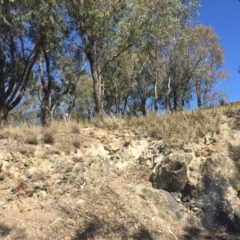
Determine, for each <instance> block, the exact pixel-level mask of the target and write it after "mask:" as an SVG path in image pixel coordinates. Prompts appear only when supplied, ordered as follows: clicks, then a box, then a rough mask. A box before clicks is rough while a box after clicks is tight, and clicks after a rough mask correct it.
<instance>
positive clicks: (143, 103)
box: [141, 98, 147, 116]
mask: <svg viewBox="0 0 240 240" xmlns="http://www.w3.org/2000/svg"><path fill="white" fill-rule="evenodd" d="M141 112H142V115H143V116H146V115H147V110H146V99H145V98H143V99H142V101H141Z"/></svg>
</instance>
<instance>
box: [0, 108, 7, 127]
mask: <svg viewBox="0 0 240 240" xmlns="http://www.w3.org/2000/svg"><path fill="white" fill-rule="evenodd" d="M8 113H9V111H8V109H7V107H5V106H3V107H1V108H0V127H1V128H2V127H4V126H7V125H8Z"/></svg>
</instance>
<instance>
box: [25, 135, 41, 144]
mask: <svg viewBox="0 0 240 240" xmlns="http://www.w3.org/2000/svg"><path fill="white" fill-rule="evenodd" d="M25 142H26V143H27V144H31V145H37V144H38V136H37V135H35V134H33V133H28V134H27V136H26V139H25Z"/></svg>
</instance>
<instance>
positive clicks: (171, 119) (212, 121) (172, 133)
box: [0, 103, 240, 148]
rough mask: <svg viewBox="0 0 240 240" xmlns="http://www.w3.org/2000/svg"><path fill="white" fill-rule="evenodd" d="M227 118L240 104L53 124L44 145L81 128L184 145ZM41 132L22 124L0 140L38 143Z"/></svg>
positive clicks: (214, 130) (237, 112) (236, 112)
mask: <svg viewBox="0 0 240 240" xmlns="http://www.w3.org/2000/svg"><path fill="white" fill-rule="evenodd" d="M222 115H226V116H228V117H231V116H237V115H238V116H239V115H240V104H239V103H232V104H227V105H225V106H219V107H215V108H208V109H203V110H194V111H182V112H175V113H172V114H163V115H156V114H152V115H149V116H147V117H131V118H127V117H110V116H104V117H96V118H94V119H93V120H92V121H90V122H88V123H77V122H74V121H69V122H63V121H54V122H53V123H52V124H51V126H50V127H48V128H43V129H42V140H43V142H44V143H48V144H53V143H54V141H55V135H56V133H58V132H59V133H61V132H64V133H69V134H79V133H80V132H81V128H86V127H98V128H104V129H108V130H115V129H129V130H137V131H138V132H140V133H143V134H148V135H150V136H152V137H154V138H157V139H163V141H164V142H165V144H167V145H182V144H184V143H188V142H191V141H198V139H199V138H202V137H204V136H205V135H206V134H214V133H219V131H220V130H219V124H220V121H219V120H220V117H221V116H222ZM39 130H40V128H37V127H35V128H34V127H29V126H27V125H22V126H21V127H6V128H4V129H1V130H0V138H14V139H24V140H25V141H26V142H27V143H29V144H38V141H39V138H38V136H39ZM72 144H73V146H74V147H76V148H79V147H80V142H79V141H77V140H76V141H73V142H72Z"/></svg>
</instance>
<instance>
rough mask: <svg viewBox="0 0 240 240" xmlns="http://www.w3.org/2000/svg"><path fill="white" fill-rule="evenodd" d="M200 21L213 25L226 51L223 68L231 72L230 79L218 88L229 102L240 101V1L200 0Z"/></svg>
mask: <svg viewBox="0 0 240 240" xmlns="http://www.w3.org/2000/svg"><path fill="white" fill-rule="evenodd" d="M200 2H201V8H200V16H199V23H201V24H203V25H206V26H211V27H213V28H214V30H215V32H216V33H217V35H218V36H219V38H220V44H221V46H222V48H223V50H224V52H225V57H224V64H223V66H222V69H224V70H228V71H229V72H230V74H231V79H230V80H229V81H224V82H221V83H220V84H219V85H218V87H217V88H218V90H221V91H223V92H225V93H226V94H227V95H228V99H227V102H234V101H240V74H239V73H238V68H239V66H240V1H238V0H200Z"/></svg>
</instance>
